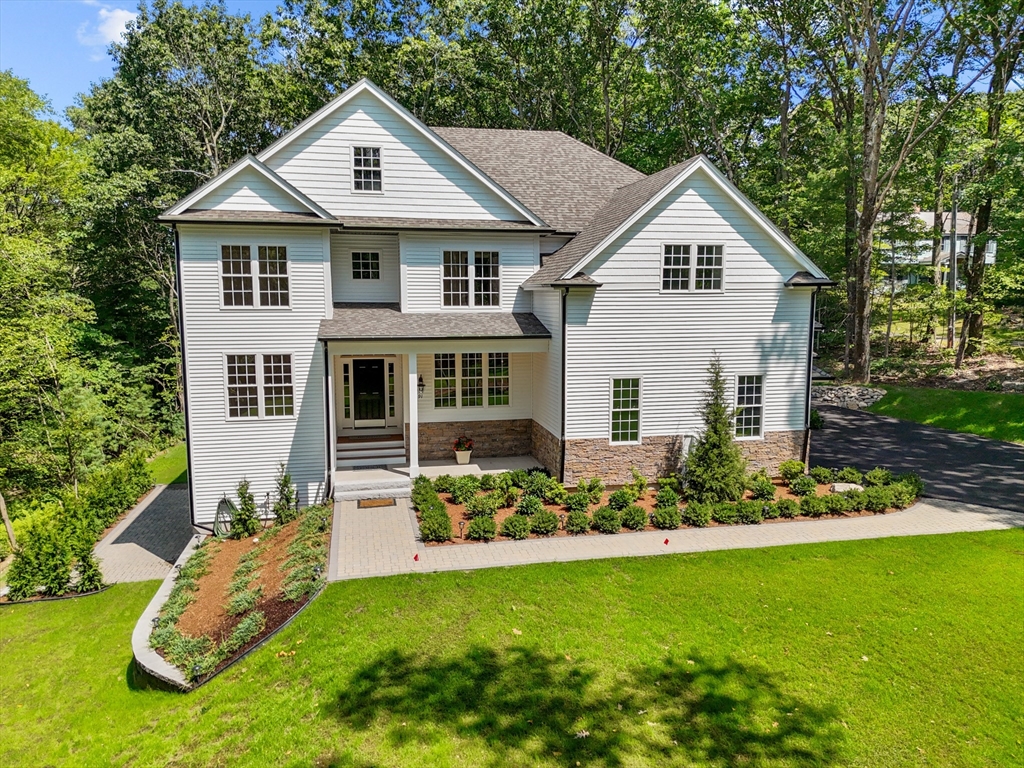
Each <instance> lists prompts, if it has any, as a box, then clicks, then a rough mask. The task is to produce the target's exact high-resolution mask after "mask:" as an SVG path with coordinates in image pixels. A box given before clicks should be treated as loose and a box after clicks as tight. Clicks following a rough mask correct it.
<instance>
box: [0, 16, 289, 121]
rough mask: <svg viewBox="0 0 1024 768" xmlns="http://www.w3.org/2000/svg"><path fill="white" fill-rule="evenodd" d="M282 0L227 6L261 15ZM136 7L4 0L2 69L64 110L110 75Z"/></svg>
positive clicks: (0, 46) (0, 30) (0, 38)
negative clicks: (113, 51)
mask: <svg viewBox="0 0 1024 768" xmlns="http://www.w3.org/2000/svg"><path fill="white" fill-rule="evenodd" d="M278 3H279V0H228V1H227V7H228V10H230V11H231V12H232V13H249V14H251V15H252V16H253V17H254V18H259V17H260V16H263V15H264V14H266V13H270V12H272V11H273V10H274V9H275V8H276V7H277V6H278ZM192 4H193V5H195V4H197V3H192ZM136 8H137V3H136V2H119V1H118V0H0V69H10V70H13V72H14V74H15V75H17V76H18V77H22V78H26V79H28V81H29V84H30V85H31V86H32V89H33V90H35V91H36V92H37V93H40V94H43V95H44V96H46V97H47V98H48V99H49V100H50V102H51V104H52V105H53V108H54V110H55V111H56V112H57V114H63V112H64V110H65V109H66V108H67V107H69V106H71V105H72V104H74V102H75V97H76V96H77V95H78V94H79V93H82V92H84V91H87V90H88V89H89V86H90V84H92V83H95V82H97V81H99V80H102V79H103V78H105V77H109V76H110V74H111V72H112V68H113V62H112V61H111V58H110V56H108V55H107V52H106V48H107V46H108V45H109V44H110V43H111V42H112V41H113V40H115V39H117V38H118V37H119V36H120V34H121V32H122V31H123V30H124V25H125V23H127V22H128V21H129V20H130V19H132V18H133V17H134V16H135V11H136Z"/></svg>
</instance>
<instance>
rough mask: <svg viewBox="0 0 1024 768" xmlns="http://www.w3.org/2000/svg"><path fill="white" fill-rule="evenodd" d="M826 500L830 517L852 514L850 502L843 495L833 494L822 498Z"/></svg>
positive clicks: (826, 507)
mask: <svg viewBox="0 0 1024 768" xmlns="http://www.w3.org/2000/svg"><path fill="white" fill-rule="evenodd" d="M822 498H823V499H824V500H825V509H826V512H827V513H828V514H830V515H841V514H843V513H845V512H851V511H852V510H851V509H850V500H849V499H848V498H847V497H846V496H844V495H843V494H841V493H833V494H830V495H828V496H823V497H822Z"/></svg>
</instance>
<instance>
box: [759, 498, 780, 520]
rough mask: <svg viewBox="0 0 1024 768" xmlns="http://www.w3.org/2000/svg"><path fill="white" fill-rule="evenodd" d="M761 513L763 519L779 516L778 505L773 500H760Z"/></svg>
mask: <svg viewBox="0 0 1024 768" xmlns="http://www.w3.org/2000/svg"><path fill="white" fill-rule="evenodd" d="M761 514H762V515H763V516H764V519H765V520H774V519H776V518H777V517H778V516H779V505H778V504H776V503H775V502H774V501H762V502H761Z"/></svg>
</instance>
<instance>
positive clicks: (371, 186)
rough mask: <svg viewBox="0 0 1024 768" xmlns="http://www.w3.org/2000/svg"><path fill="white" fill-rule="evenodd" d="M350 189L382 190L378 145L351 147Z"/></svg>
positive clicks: (356, 190)
mask: <svg viewBox="0 0 1024 768" xmlns="http://www.w3.org/2000/svg"><path fill="white" fill-rule="evenodd" d="M352 191H353V192H383V191H384V180H383V178H382V177H381V165H380V147H352Z"/></svg>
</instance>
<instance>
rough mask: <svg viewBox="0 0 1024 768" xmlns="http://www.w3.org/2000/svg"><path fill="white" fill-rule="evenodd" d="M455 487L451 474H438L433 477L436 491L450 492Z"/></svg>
mask: <svg viewBox="0 0 1024 768" xmlns="http://www.w3.org/2000/svg"><path fill="white" fill-rule="evenodd" d="M454 487H455V478H454V477H452V476H451V475H438V476H437V477H435V478H434V488H435V489H437V492H438V493H451V492H452V488H454Z"/></svg>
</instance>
